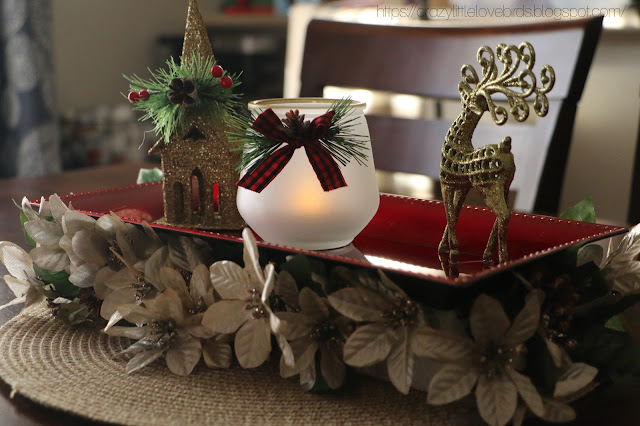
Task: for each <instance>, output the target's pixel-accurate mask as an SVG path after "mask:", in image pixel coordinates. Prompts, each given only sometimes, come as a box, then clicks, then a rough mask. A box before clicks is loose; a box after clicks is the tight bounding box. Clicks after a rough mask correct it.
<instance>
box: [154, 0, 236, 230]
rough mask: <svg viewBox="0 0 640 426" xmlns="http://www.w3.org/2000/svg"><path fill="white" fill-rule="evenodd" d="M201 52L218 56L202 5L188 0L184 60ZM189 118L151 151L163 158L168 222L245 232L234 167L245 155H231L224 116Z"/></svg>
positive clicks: (165, 209) (207, 55)
mask: <svg viewBox="0 0 640 426" xmlns="http://www.w3.org/2000/svg"><path fill="white" fill-rule="evenodd" d="M198 54H199V55H200V57H201V58H208V57H213V51H212V48H211V43H210V42H209V36H208V35H207V29H206V27H205V25H204V22H203V20H202V16H201V15H200V12H199V10H198V4H197V2H196V0H189V10H188V13H187V25H186V28H185V36H184V47H183V49H182V58H183V60H187V59H185V58H193V57H194V55H198ZM184 64H185V62H183V66H184ZM188 114H189V115H188V116H187V125H186V126H184V130H183V131H182V132H181V133H180V134H175V135H171V138H170V140H169V143H167V144H165V143H164V142H163V139H160V140H159V141H158V142H156V144H155V146H154V147H153V148H151V150H150V151H149V152H150V153H156V152H159V153H161V155H162V170H163V172H164V179H163V193H164V214H165V217H164V220H163V222H164V223H167V224H169V225H174V226H182V227H191V228H200V229H218V230H233V229H241V228H243V227H244V226H245V223H244V220H243V219H242V217H241V216H240V213H239V212H238V208H237V207H236V193H237V187H236V185H235V183H236V181H237V180H238V173H237V172H236V170H235V167H234V165H235V164H236V163H237V162H238V160H239V156H240V155H241V154H240V153H237V152H231V151H229V144H228V141H227V135H226V133H225V131H226V130H227V126H226V124H225V121H224V119H225V117H202V116H200V115H197V114H193V113H190V112H188ZM225 114H226V113H225ZM216 188H217V192H218V195H217V197H216Z"/></svg>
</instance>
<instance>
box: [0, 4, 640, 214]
mask: <svg viewBox="0 0 640 426" xmlns="http://www.w3.org/2000/svg"><path fill="white" fill-rule="evenodd" d="M408 4H410V3H409V2H407V1H390V2H375V1H369V0H349V1H339V2H330V3H325V2H317V1H313V0H310V1H293V2H292V1H291V0H200V1H199V5H200V10H201V12H202V14H203V16H204V19H205V22H206V23H207V26H208V28H209V32H210V38H211V41H212V45H213V50H214V54H215V55H216V58H217V59H218V61H219V62H220V64H221V65H222V66H224V67H225V68H227V69H229V70H230V71H233V72H239V71H242V72H243V77H242V82H243V85H242V91H243V93H244V96H245V99H246V100H251V99H258V98H267V97H282V96H286V97H293V96H297V94H298V88H299V73H300V62H301V58H302V49H303V47H304V37H305V30H306V25H307V23H308V22H309V20H310V19H312V18H313V17H321V18H326V19H338V20H348V21H357V22H367V23H378V24H399V23H400V24H401V23H403V22H404V21H406V20H417V19H423V18H425V15H424V14H422V16H418V14H416V15H414V16H412V17H394V16H390V14H388V13H385V11H384V6H387V5H390V6H403V7H404V6H407V5H408ZM417 4H418V5H419V6H420V7H424V8H426V7H429V8H441V7H451V6H457V5H464V6H467V7H469V6H472V5H477V6H482V7H502V6H506V7H517V6H522V5H544V6H545V7H549V8H554V7H562V8H584V7H589V8H591V9H593V8H599V7H604V8H607V10H613V9H614V8H617V9H618V10H619V11H620V12H622V13H621V14H615V13H612V12H607V13H610V15H611V16H608V17H607V18H606V19H605V24H604V25H605V28H604V30H603V33H602V37H601V39H600V42H599V45H598V49H597V51H596V56H595V59H594V62H593V65H592V69H591V71H590V74H589V77H588V80H587V85H586V87H585V91H584V94H583V97H582V101H581V104H580V107H579V112H578V115H577V118H576V124H575V129H574V134H573V142H572V147H571V154H570V157H569V163H568V169H567V173H566V177H565V182H564V189H563V199H562V205H563V206H569V205H572V204H574V203H576V202H577V201H580V200H581V199H583V198H585V197H587V196H591V197H593V199H594V201H595V203H596V208H597V209H598V216H599V218H600V219H601V221H603V222H610V223H617V224H624V223H625V222H626V220H627V208H628V203H629V193H630V190H631V176H632V171H633V168H634V156H635V151H636V145H637V143H638V135H639V117H640V72H638V69H640V18H638V13H637V2H636V3H635V4H634V3H633V2H630V1H626V0H622V1H586V2H581V1H562V2H561V1H560V0H556V1H527V0H520V1H508V0H503V1H493V0H484V1H477V2H463V1H460V0H458V1H446V0H434V1H426V2H425V1H422V2H419V3H417ZM186 6H187V1H186V0H108V1H104V0H2V2H1V5H0V42H1V43H2V44H1V46H2V48H1V49H0V93H1V94H2V95H1V96H2V98H1V102H0V111H1V114H0V146H1V147H2V156H0V161H1V162H2V168H1V169H0V177H11V176H24V175H42V174H48V173H55V172H59V171H61V170H63V169H72V168H79V167H90V166H97V165H102V164H111V163H115V162H123V161H148V160H149V159H150V158H149V157H148V156H147V154H146V151H147V149H148V147H149V146H151V145H152V144H153V143H154V142H155V140H156V138H155V135H154V134H153V133H152V132H149V130H150V128H151V127H152V126H150V125H149V124H148V123H140V122H138V121H137V119H138V117H137V116H136V114H135V113H134V112H132V111H131V107H130V104H129V103H128V101H127V100H126V99H125V97H124V96H123V93H125V94H126V92H127V88H128V87H127V82H126V81H125V79H124V78H122V74H127V75H132V74H138V75H140V76H143V77H146V76H147V75H148V71H147V68H151V69H157V68H161V67H163V66H164V62H165V61H166V60H167V59H168V57H170V56H172V55H173V56H178V55H179V54H180V51H181V43H182V36H183V30H184V24H185V16H186ZM381 7H382V9H381ZM613 15H617V16H613ZM430 18H431V19H432V20H435V21H437V20H440V21H446V22H442V24H443V25H455V24H456V19H460V20H464V19H469V18H470V17H469V16H465V17H457V18H452V17H449V18H445V17H438V16H430ZM476 19H481V18H476ZM505 19H508V18H505ZM552 19H554V18H552ZM381 60H384V56H383V52H382V53H381ZM332 66H339V64H333V65H332ZM345 72H348V70H345ZM331 90H333V92H330V93H325V95H327V96H341V93H343V92H341V91H340V90H341V89H340V88H334V89H331ZM351 93H352V94H353V97H355V98H357V99H361V100H364V101H366V102H367V103H368V104H369V108H370V109H371V110H380V109H399V110H400V113H401V114H408V115H411V114H415V113H416V111H418V110H420V109H421V108H424V105H423V104H421V103H420V101H418V100H415V99H408V98H406V97H405V98H402V97H399V98H398V97H393V96H391V97H389V96H385V95H384V94H376V93H368V92H363V91H360V92H353V91H352V92H351ZM434 155H439V153H434Z"/></svg>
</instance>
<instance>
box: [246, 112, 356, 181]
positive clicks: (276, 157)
mask: <svg viewBox="0 0 640 426" xmlns="http://www.w3.org/2000/svg"><path fill="white" fill-rule="evenodd" d="M334 114H335V112H334V111H329V112H327V113H325V114H323V115H321V116H319V117H316V118H315V119H314V120H313V121H312V122H311V123H310V126H309V129H308V131H305V132H304V134H303V135H295V136H290V135H288V134H287V133H286V132H285V131H284V125H283V123H282V121H280V118H278V116H277V115H276V113H275V112H273V110H272V109H271V108H269V109H267V110H265V111H263V112H262V113H261V114H260V115H258V117H256V120H255V121H254V122H253V124H252V125H251V127H253V128H254V129H255V130H256V131H258V132H259V133H261V134H263V135H264V136H266V137H267V138H269V139H271V140H272V141H274V142H278V143H286V145H285V146H283V147H281V148H279V149H278V150H277V151H275V152H274V153H272V154H271V155H270V156H268V157H267V158H266V159H265V160H264V161H263V162H262V163H260V165H259V166H258V167H256V168H255V169H254V170H253V171H252V172H250V173H247V174H246V175H244V176H243V177H242V179H240V180H239V181H238V183H237V185H238V186H241V187H243V188H246V189H248V190H250V191H254V192H262V190H263V189H264V188H266V187H267V185H269V183H271V181H272V180H273V179H275V177H276V176H278V173H280V172H281V171H282V169H283V168H284V166H286V165H287V163H288V162H289V160H291V157H293V153H294V151H295V150H296V149H298V148H300V147H304V150H305V152H306V153H307V157H308V158H309V163H311V167H313V171H314V172H315V173H316V176H317V177H318V180H319V181H320V184H321V185H322V189H324V190H325V191H331V190H333V189H337V188H342V187H343V186H347V183H346V182H345V181H344V177H342V173H341V172H340V166H338V163H336V161H335V160H334V159H333V157H332V156H331V153H330V152H329V151H328V150H327V149H326V148H325V147H324V146H322V144H320V142H319V139H322V138H323V137H324V136H325V135H326V134H327V131H328V130H329V126H330V124H331V120H332V119H333V116H334Z"/></svg>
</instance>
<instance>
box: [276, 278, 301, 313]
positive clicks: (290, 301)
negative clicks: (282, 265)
mask: <svg viewBox="0 0 640 426" xmlns="http://www.w3.org/2000/svg"><path fill="white" fill-rule="evenodd" d="M274 292H275V294H277V295H278V297H280V298H281V299H282V300H284V302H285V303H286V304H287V305H289V306H298V304H299V301H298V297H299V292H298V286H297V285H296V281H295V280H294V279H293V277H292V276H291V274H290V273H289V272H287V271H280V272H279V273H278V278H277V280H276V286H275V289H274Z"/></svg>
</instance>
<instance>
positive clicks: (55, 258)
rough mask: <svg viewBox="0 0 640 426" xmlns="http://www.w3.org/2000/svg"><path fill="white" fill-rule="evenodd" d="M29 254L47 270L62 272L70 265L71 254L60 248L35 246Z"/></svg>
mask: <svg viewBox="0 0 640 426" xmlns="http://www.w3.org/2000/svg"><path fill="white" fill-rule="evenodd" d="M29 255H30V256H31V259H32V260H33V263H35V264H36V265H38V266H39V267H40V268H42V269H46V270H47V271H53V272H60V271H64V270H66V269H67V267H68V266H69V256H67V253H65V252H64V250H62V249H60V248H57V249H54V248H52V247H44V246H40V247H35V248H33V249H32V250H31V251H30V252H29Z"/></svg>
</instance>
